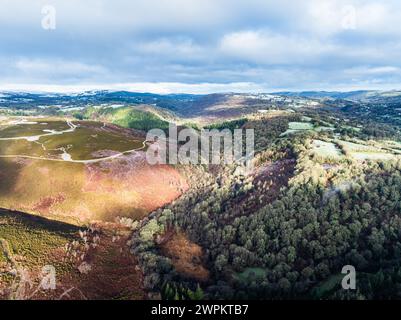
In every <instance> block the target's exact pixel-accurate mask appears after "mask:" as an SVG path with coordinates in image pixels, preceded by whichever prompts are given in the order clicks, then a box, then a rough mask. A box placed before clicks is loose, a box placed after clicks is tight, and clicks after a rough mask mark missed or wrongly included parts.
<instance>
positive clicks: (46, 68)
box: [15, 58, 106, 77]
mask: <svg viewBox="0 0 401 320" xmlns="http://www.w3.org/2000/svg"><path fill="white" fill-rule="evenodd" d="M15 67H16V69H17V70H19V71H21V72H22V73H25V74H34V75H42V76H49V75H53V76H57V77H62V76H79V75H81V74H91V75H99V74H104V73H106V69H105V68H104V67H102V66H99V65H89V64H85V63H82V62H78V61H66V60H62V59H56V60H52V59H50V60H44V59H26V58H23V59H19V60H18V61H17V62H16V63H15Z"/></svg>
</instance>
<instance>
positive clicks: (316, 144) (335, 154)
mask: <svg viewBox="0 0 401 320" xmlns="http://www.w3.org/2000/svg"><path fill="white" fill-rule="evenodd" d="M312 147H313V152H314V153H315V154H316V155H317V156H318V157H321V158H324V159H327V158H329V159H334V160H338V159H341V158H342V157H343V154H342V153H341V150H340V149H339V148H338V147H337V146H336V145H335V144H334V143H332V142H326V141H322V140H313V141H312Z"/></svg>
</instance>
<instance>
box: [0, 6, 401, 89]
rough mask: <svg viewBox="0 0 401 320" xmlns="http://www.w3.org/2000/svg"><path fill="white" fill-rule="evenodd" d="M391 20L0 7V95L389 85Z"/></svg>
mask: <svg viewBox="0 0 401 320" xmlns="http://www.w3.org/2000/svg"><path fill="white" fill-rule="evenodd" d="M49 6H50V7H49ZM53 9H54V10H53ZM53 11H54V13H55V15H53ZM53 18H54V19H53ZM53 21H54V22H55V29H52V26H53V25H52V22H53ZM400 22H401V1H399V0H387V1H379V0H376V1H373V0H344V1H343V0H280V1H269V0H126V1H124V0H84V1H83V0H46V1H41V0H0V90H21V89H24V90H42V91H43V90H47V91H78V90H81V89H96V88H97V89H127V90H133V91H149V92H161V93H168V92H196V93H204V92H217V91H218V92H221V91H239V92H250V91H251V92H254V91H264V92H272V91H278V90H293V91H295V90H321V89H325V90H353V89H401V28H400ZM49 27H50V29H49Z"/></svg>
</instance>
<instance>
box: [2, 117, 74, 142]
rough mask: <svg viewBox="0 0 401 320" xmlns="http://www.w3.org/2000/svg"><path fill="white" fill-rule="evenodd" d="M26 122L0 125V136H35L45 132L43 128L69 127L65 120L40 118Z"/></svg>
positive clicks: (58, 128) (59, 129)
mask: <svg viewBox="0 0 401 320" xmlns="http://www.w3.org/2000/svg"><path fill="white" fill-rule="evenodd" d="M31 122H32V123H28V124H24V123H21V124H15V125H13V124H11V125H1V126H0V137H1V138H12V137H25V136H36V135H40V134H45V133H46V131H43V130H56V131H62V130H67V129H69V126H68V125H67V123H66V122H65V121H54V120H53V121H44V120H40V121H37V123H34V122H36V121H35V119H33V120H32V121H31Z"/></svg>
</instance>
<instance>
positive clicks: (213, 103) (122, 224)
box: [0, 92, 401, 300]
mask: <svg viewBox="0 0 401 320" xmlns="http://www.w3.org/2000/svg"><path fill="white" fill-rule="evenodd" d="M308 94H311V97H309V96H307V95H308ZM321 94H322V93H320V94H319V93H299V94H298V95H295V94H291V93H283V94H277V95H271V94H259V95H241V94H215V95H206V96H196V95H177V96H170V95H167V96H158V95H149V96H147V95H143V94H135V93H126V94H122V93H118V94H117V93H114V94H112V93H104V92H102V93H99V97H98V101H97V100H96V95H91V96H90V101H87V100H83V99H84V97H85V96H80V97H71V98H68V97H58V98H57V99H59V100H57V102H58V105H59V106H58V107H55V106H53V105H51V104H49V106H47V107H43V103H44V100H45V99H46V98H45V97H42V98H41V99H40V103H41V105H40V106H41V107H40V108H39V107H38V106H35V103H34V102H30V104H29V106H26V107H24V106H23V105H21V106H19V107H18V108H14V107H10V106H7V107H6V108H2V109H0V115H1V116H0V179H1V183H0V207H2V208H4V210H1V211H0V241H1V249H2V255H0V268H1V269H0V272H1V274H0V280H1V282H0V290H1V291H0V294H1V297H2V298H18V297H24V298H30V299H35V298H47V299H85V298H89V299H90V298H97V299H98V298H100V299H101V298H114V299H142V298H147V299H154V298H156V299H159V298H162V299H168V300H170V299H186V300H187V299H250V298H251V299H274V298H280V299H284V298H290V299H293V298H302V299H383V298H386V299H387V298H394V299H399V298H400V297H401V294H400V291H399V289H398V288H399V286H400V284H401V277H400V275H401V260H400V258H399V257H400V254H399V253H400V248H401V234H400V232H399V231H398V230H401V229H400V225H401V222H400V219H401V218H400V217H401V207H400V203H401V202H400V199H401V194H400V190H401V178H400V172H401V131H400V124H399V123H398V122H397V121H396V118H397V116H399V114H398V113H399V110H401V108H400V105H401V99H400V100H397V98H396V97H397V95H396V94H395V93H394V94H392V95H386V94H383V95H378V94H375V95H367V96H364V98H363V100H360V99H362V98H360V95H361V93H359V94H356V95H355V96H353V95H352V94H347V95H346V96H343V95H341V94H337V95H335V94H334V93H333V94H332V95H333V97H331V96H330V94H329V93H326V94H324V95H323V97H320V95H321ZM328 95H329V97H328ZM105 96H107V99H106V98H105ZM121 97H124V98H121ZM10 99H11V98H10ZM52 99H53V98H52ZM370 99H372V100H370ZM5 100H7V99H5ZM7 101H8V100H7ZM105 101H108V102H105ZM110 101H111V102H110ZM72 102H73V103H72ZM38 103H39V102H38ZM379 105H381V106H382V107H381V108H379V107H378V106H379ZM397 110H398V111H397ZM169 122H174V123H175V124H177V125H179V126H180V128H183V127H186V126H187V127H191V128H194V129H195V130H197V131H199V130H200V129H202V128H206V129H217V130H221V129H226V128H228V129H230V130H233V129H240V128H241V129H254V135H255V158H254V160H253V164H254V166H253V169H252V170H250V171H245V170H243V167H242V166H241V165H240V164H221V165H202V166H200V165H175V166H170V165H155V166H151V165H149V164H148V163H147V162H146V159H145V151H146V150H147V148H148V146H149V142H147V141H145V134H146V130H148V129H150V128H154V127H159V128H161V129H163V130H165V131H166V128H167V124H168V123H169ZM10 210H11V211H10ZM12 210H14V211H12ZM15 210H18V211H15ZM22 212H24V213H22ZM17 235H20V237H18V236H17ZM46 265H53V266H55V268H56V270H57V274H58V276H57V279H58V285H57V290H56V291H53V292H49V291H46V290H42V289H40V290H39V291H35V288H36V287H37V286H36V287H35V286H29V285H28V284H27V283H26V282H24V279H26V277H25V278H24V274H29V275H30V279H32V283H34V284H37V283H39V281H40V278H41V268H43V266H46ZM344 265H353V266H355V267H356V268H357V270H359V273H358V274H359V275H360V279H361V280H360V281H359V282H358V283H360V287H359V289H358V291H352V292H351V291H347V292H345V291H344V290H342V289H341V279H342V277H341V269H342V266H344ZM24 272H28V273H24ZM27 286H28V287H29V288H31V287H32V288H33V289H28V287H27ZM23 288H25V289H23ZM32 290H33V291H32Z"/></svg>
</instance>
